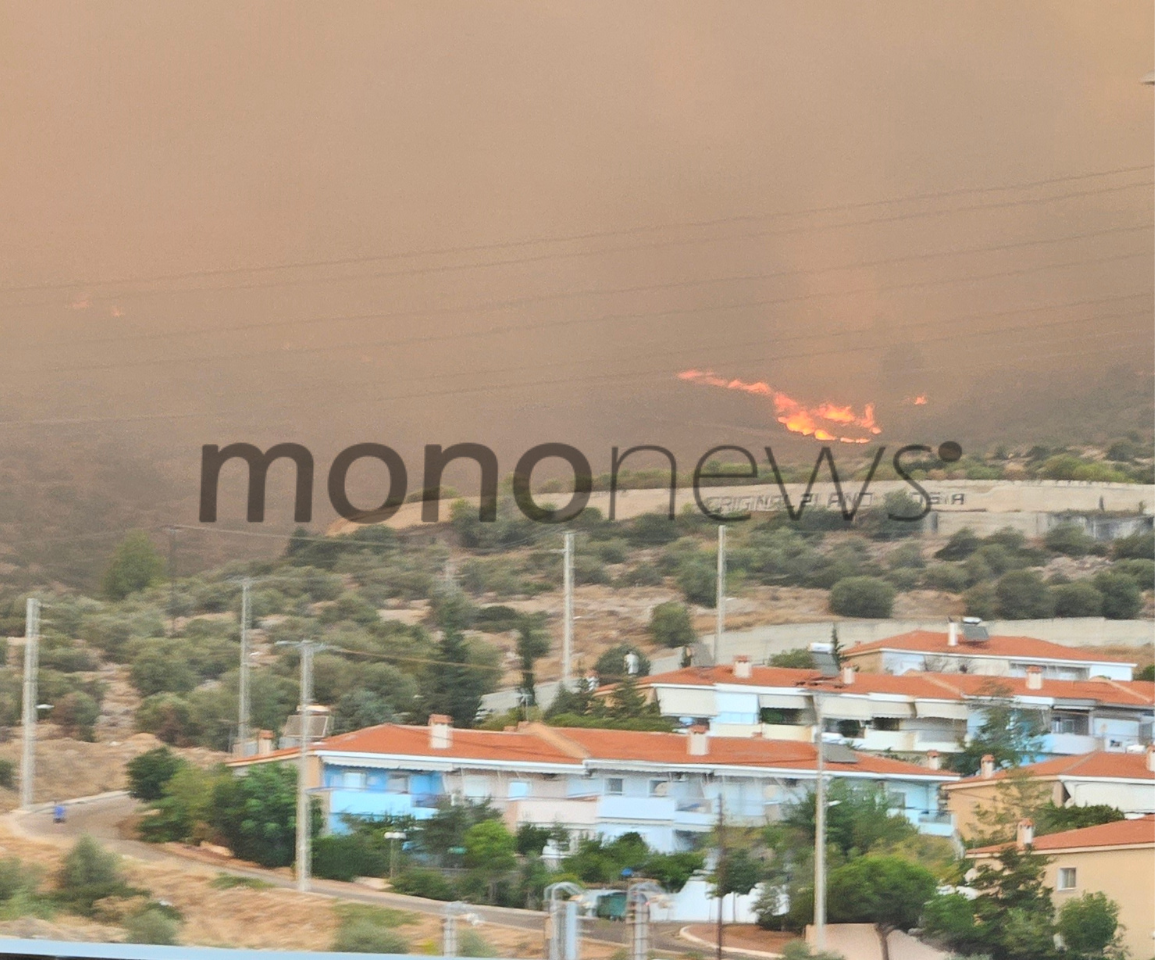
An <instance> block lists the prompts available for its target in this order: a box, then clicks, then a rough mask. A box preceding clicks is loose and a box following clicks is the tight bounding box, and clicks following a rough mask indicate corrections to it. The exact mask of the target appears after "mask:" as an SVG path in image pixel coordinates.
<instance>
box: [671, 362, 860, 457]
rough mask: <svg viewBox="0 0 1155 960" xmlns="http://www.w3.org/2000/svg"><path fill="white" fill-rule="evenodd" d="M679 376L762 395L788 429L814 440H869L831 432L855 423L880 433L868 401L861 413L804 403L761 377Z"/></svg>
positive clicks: (694, 372) (709, 372)
mask: <svg viewBox="0 0 1155 960" xmlns="http://www.w3.org/2000/svg"><path fill="white" fill-rule="evenodd" d="M678 379H679V380H685V381H687V382H688V383H700V384H704V385H706V386H710V387H722V388H723V389H726V390H741V391H742V392H743V393H752V394H754V395H755V396H757V397H766V398H767V399H768V400H770V401H771V402H772V403H773V404H774V412H775V414H777V420H778V422H779V423H780V424H782V425H783V426H784V427H785V428H786V429H787V430H789V431H791V432H792V433H800V434H802V436H804V437H813V438H814V439H815V440H827V441H829V440H837V441H838V442H839V443H870V437H869V436H867V437H861V436H860V437H847V436H841V435H840V434H836V433H833V432H832V431H834V430H841V429H842V428H845V427H857V428H858V429H860V430H865V431H867V432H868V433H869V434H871V435H872V436H873V435H877V434H879V433H882V428H881V427H879V426H878V424H877V423H876V422H875V419H874V404H873V403H868V404H866V406H865V407H864V408H863V412H862V414H861V415H859V414H857V413H855V412H854V408H853V407H850V406H845V407H843V406H838V405H837V404H833V403H822V404H819V405H818V406H817V407H807V406H806V405H805V404H803V403H801V402H800V401H798V400H795V399H794V398H793V397H791V396H788V395H787V394H785V393H783V392H782V391H781V390H775V389H774V388H773V387H771V386H770V384H768V383H765V382H763V381H761V380H758V381H754V382H752V383H751V382H747V381H745V380H738V379H732V380H728V379H726V378H725V377H719V376H718V375H717V374H716V373H714V372H713V371H712V370H683V371H682V372H681V373H679V374H678Z"/></svg>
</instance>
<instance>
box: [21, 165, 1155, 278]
mask: <svg viewBox="0 0 1155 960" xmlns="http://www.w3.org/2000/svg"><path fill="white" fill-rule="evenodd" d="M1151 168H1152V164H1140V165H1136V166H1130V167H1117V168H1115V169H1113V170H1103V171H1095V172H1092V173H1082V174H1068V175H1064V176H1059V177H1049V178H1046V179H1040V180H1031V181H1025V182H1021V183H1017V184H1006V185H1000V186H989V187H960V188H957V189H953V190H943V191H937V192H931V193H922V194H913V195H910V196H906V197H893V198H889V199H885V200H867V201H860V202H856V203H844V204H831V205H827V206H821V207H810V208H803V209H801V210H795V211H779V212H773V213H763V214H740V215H734V216H729V217H716V218H711V219H705V220H690V221H682V222H675V223H667V224H659V225H652V226H636V227H629V228H623V229H618V230H601V231H590V232H586V233H577V234H564V235H547V236H539V237H528V238H521V239H517V240H507V241H492V242H489V243H482V244H469V245H461V246H455V247H441V248H431V249H425V250H413V251H400V252H394V253H386V254H371V255H363V256H353V257H335V258H329V259H321V260H295V261H282V262H281V263H274V264H263V265H256V266H246V267H221V268H211V269H202V270H189V271H182V272H177V273H168V274H154V275H151V276H135V277H120V278H115V279H100V278H92V279H87V280H85V279H75V278H74V279H71V280H57V281H49V282H45V283H37V284H23V285H20V286H15V285H7V286H2V287H0V294H4V293H20V292H31V291H35V290H58V289H67V288H73V287H103V286H119V285H128V284H139V283H162V282H174V281H180V280H193V279H199V278H202V277H211V276H233V275H237V274H241V273H260V272H272V271H277V270H295V269H304V268H315V267H332V266H350V265H357V264H362V263H373V262H381V261H387V260H400V259H410V258H415V257H425V256H450V255H457V254H463V253H475V252H483V251H486V250H494V249H503V248H511V247H521V246H532V245H536V244H542V243H569V242H576V241H582V240H597V239H603V238H612V237H617V236H631V235H635V234H639V233H648V232H657V231H662V230H673V229H698V228H703V227H712V226H724V225H728V224H731V223H747V222H757V221H762V220H771V219H781V218H787V217H797V216H812V215H814V214H821V213H834V212H838V211H844V210H860V209H867V208H870V207H875V206H886V205H889V204H893V203H911V202H919V201H925V200H939V199H946V198H949V197H955V196H964V195H966V194H972V193H998V192H1009V191H1014V190H1027V189H1032V188H1035V187H1042V186H1051V185H1054V184H1057V183H1070V182H1074V181H1077V180H1089V179H1095V178H1099V177H1109V176H1115V175H1118V174H1124V173H1139V172H1142V171H1146V170H1150V169H1151ZM1121 189H1126V187H1124V188H1121ZM1081 195H1083V194H1072V195H1071V196H1081ZM1041 199H1042V200H1046V199H1050V198H1041ZM948 212H950V211H948Z"/></svg>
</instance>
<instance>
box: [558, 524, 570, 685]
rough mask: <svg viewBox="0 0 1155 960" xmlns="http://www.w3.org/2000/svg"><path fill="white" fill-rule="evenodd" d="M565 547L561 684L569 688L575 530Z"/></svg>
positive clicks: (563, 561) (568, 533) (567, 539)
mask: <svg viewBox="0 0 1155 960" xmlns="http://www.w3.org/2000/svg"><path fill="white" fill-rule="evenodd" d="M564 543H565V549H564V550H563V551H562V552H563V554H564V555H563V557H562V570H563V584H564V589H565V604H564V610H563V614H562V635H561V636H562V639H561V686H562V689H563V690H568V689H569V686H570V660H572V659H573V532H572V531H570V532H567V533H566V534H565V537H564Z"/></svg>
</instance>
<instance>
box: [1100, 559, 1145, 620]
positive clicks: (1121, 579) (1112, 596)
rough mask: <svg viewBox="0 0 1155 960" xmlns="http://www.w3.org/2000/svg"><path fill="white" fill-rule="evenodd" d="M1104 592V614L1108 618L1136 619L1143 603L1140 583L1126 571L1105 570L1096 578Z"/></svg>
mask: <svg viewBox="0 0 1155 960" xmlns="http://www.w3.org/2000/svg"><path fill="white" fill-rule="evenodd" d="M1094 583H1095V586H1096V587H1097V588H1098V590H1099V592H1100V593H1102V594H1103V616H1104V617H1106V618H1107V619H1108V620H1134V619H1135V618H1136V617H1137V616H1138V615H1139V608H1140V607H1141V606H1142V605H1143V594H1142V591H1140V589H1139V585H1138V584H1137V583H1136V582H1135V581H1134V580H1132V579H1131V578H1130V577H1129V576H1127V575H1126V574H1125V573H1115V572H1113V571H1111V570H1104V571H1103V572H1102V573H1100V574H1098V575H1097V576H1096V577H1095V580H1094Z"/></svg>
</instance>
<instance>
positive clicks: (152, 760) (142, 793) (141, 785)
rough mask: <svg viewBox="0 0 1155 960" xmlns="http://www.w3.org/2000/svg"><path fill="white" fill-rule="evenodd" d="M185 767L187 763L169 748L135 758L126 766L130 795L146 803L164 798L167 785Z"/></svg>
mask: <svg viewBox="0 0 1155 960" xmlns="http://www.w3.org/2000/svg"><path fill="white" fill-rule="evenodd" d="M184 766H186V763H185V761H184V760H182V759H181V758H180V757H178V756H177V755H176V754H175V753H173V752H172V751H171V750H169V749H168V747H157V748H156V749H155V750H149V751H148V752H146V753H142V754H141V755H140V756H138V757H133V758H132V759H131V760H130V761H129V762H128V764H127V766H126V769H127V771H128V795H129V796H130V797H133V798H135V799H137V800H144V801H146V802H147V801H151V800H159V799H160V798H161V797H163V796H164V788H165V784H167V783H168V782H169V780H171V779H172V777H173V774H175V773H176V772H177V771H178V770H180V769H181V768H182V767H184Z"/></svg>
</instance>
